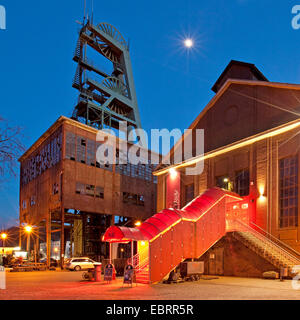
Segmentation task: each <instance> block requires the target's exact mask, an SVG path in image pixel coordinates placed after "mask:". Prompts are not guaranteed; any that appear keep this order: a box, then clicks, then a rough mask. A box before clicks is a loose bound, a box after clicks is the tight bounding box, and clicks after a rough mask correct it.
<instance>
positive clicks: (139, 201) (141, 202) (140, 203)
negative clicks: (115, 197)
mask: <svg viewBox="0 0 300 320" xmlns="http://www.w3.org/2000/svg"><path fill="white" fill-rule="evenodd" d="M137 200H138V202H137V205H138V206H142V207H143V206H144V205H145V199H144V196H140V195H138V196H137Z"/></svg>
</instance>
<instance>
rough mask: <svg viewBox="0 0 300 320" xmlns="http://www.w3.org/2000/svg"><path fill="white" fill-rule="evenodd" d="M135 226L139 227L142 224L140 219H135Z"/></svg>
mask: <svg viewBox="0 0 300 320" xmlns="http://www.w3.org/2000/svg"><path fill="white" fill-rule="evenodd" d="M134 225H135V226H136V227H140V226H141V225H142V222H141V221H136V223H135V224H134Z"/></svg>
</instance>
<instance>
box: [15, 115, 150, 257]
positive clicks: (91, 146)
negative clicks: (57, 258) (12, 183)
mask: <svg viewBox="0 0 300 320" xmlns="http://www.w3.org/2000/svg"><path fill="white" fill-rule="evenodd" d="M97 132H98V130H96V129H95V128H92V127H90V126H87V125H85V124H82V123H80V122H78V121H74V120H72V119H69V118H65V117H60V118H59V119H58V120H57V121H56V122H55V123H54V124H53V125H52V126H51V127H50V128H49V129H48V130H47V131H46V132H45V133H44V134H43V135H42V136H41V137H40V138H39V139H38V140H37V141H36V142H35V143H34V144H33V145H32V146H31V147H30V148H29V149H28V150H27V151H26V152H25V154H24V155H23V156H22V157H21V158H20V160H19V161H20V163H21V175H20V176H21V181H20V224H30V225H33V226H36V231H35V233H36V235H34V236H32V239H35V240H36V241H37V246H38V245H39V244H38V243H39V242H40V241H39V240H41V241H44V240H46V242H47V243H48V245H47V251H48V255H49V252H50V250H51V242H50V241H51V239H52V240H61V248H60V250H61V254H65V244H66V241H70V242H71V245H70V247H71V248H73V249H72V252H69V253H68V255H73V256H74V255H75V256H77V255H88V256H90V257H93V258H95V259H100V257H101V256H103V257H107V255H108V248H107V245H106V243H103V242H102V241H101V236H102V235H103V233H104V231H105V230H106V228H107V227H109V226H110V225H125V224H126V225H127V226H131V225H134V222H135V221H137V220H144V219H146V218H148V217H149V216H151V215H152V214H153V213H154V212H155V209H156V178H155V177H153V176H152V171H153V169H154V166H153V165H151V164H139V165H131V164H120V165H118V164H114V165H108V164H104V163H99V162H97V159H96V151H97V148H98V147H99V145H100V144H101V142H97V141H96V135H97ZM31 248H33V243H31Z"/></svg>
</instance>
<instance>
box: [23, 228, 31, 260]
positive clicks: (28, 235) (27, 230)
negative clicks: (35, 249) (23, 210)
mask: <svg viewBox="0 0 300 320" xmlns="http://www.w3.org/2000/svg"><path fill="white" fill-rule="evenodd" d="M24 230H25V232H26V233H27V246H26V251H27V252H28V255H29V254H30V252H29V250H30V234H31V232H32V226H30V225H27V226H25V227H24Z"/></svg>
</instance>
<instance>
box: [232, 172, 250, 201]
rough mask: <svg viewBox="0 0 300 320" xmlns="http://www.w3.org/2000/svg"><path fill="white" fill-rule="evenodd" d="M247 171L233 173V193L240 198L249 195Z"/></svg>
mask: <svg viewBox="0 0 300 320" xmlns="http://www.w3.org/2000/svg"><path fill="white" fill-rule="evenodd" d="M249 185H250V179H249V170H248V169H247V170H241V171H238V172H236V173H235V183H234V191H235V192H236V193H237V194H239V195H240V196H241V197H245V196H248V195H249Z"/></svg>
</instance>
